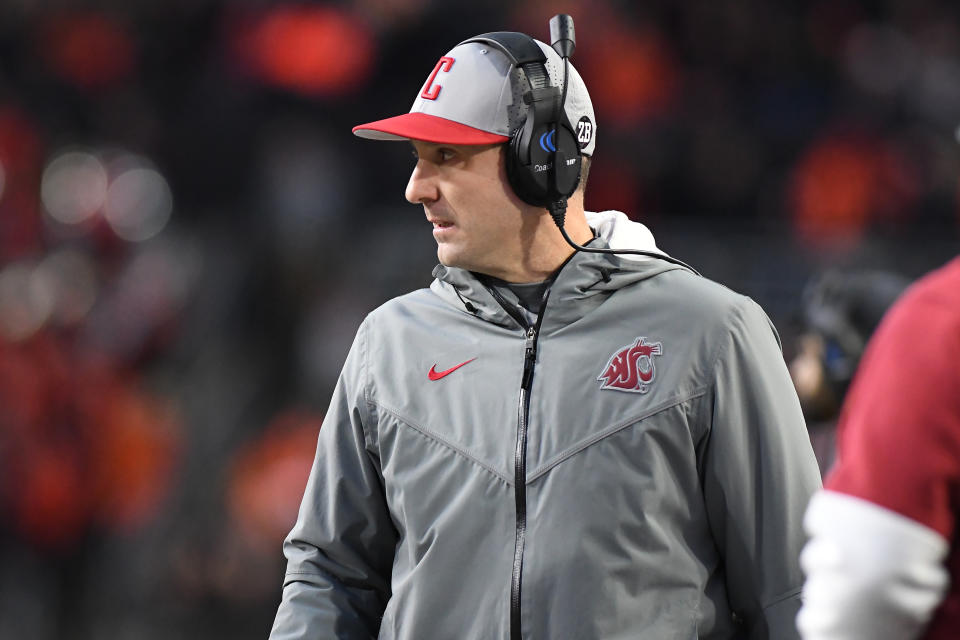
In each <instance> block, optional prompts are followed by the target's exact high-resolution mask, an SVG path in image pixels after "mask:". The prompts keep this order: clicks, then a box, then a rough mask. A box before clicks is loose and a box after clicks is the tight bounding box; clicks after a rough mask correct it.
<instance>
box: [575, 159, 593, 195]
mask: <svg viewBox="0 0 960 640" xmlns="http://www.w3.org/2000/svg"><path fill="white" fill-rule="evenodd" d="M591 162H593V158H592V157H591V156H583V160H582V161H581V163H580V184H578V185H577V191H582V192H584V193H586V191H587V178H588V177H590V163H591Z"/></svg>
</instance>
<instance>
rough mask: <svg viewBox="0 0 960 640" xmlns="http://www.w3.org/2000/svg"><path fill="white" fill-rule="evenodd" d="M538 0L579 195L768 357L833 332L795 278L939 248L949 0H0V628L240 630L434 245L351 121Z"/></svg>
mask: <svg viewBox="0 0 960 640" xmlns="http://www.w3.org/2000/svg"><path fill="white" fill-rule="evenodd" d="M559 12H565V13H569V14H571V15H573V16H574V19H575V20H576V28H577V36H578V40H577V50H576V53H575V55H574V57H573V63H574V64H575V65H576V66H577V68H578V70H579V71H580V72H581V74H582V75H583V77H584V78H585V80H586V82H587V85H588V87H589V88H590V91H591V94H592V97H593V101H594V105H595V107H596V112H597V120H598V134H597V135H598V147H597V154H596V156H595V162H594V165H593V168H592V171H591V178H590V187H589V189H588V192H587V199H586V204H587V208H588V209H592V210H599V209H607V208H616V209H621V210H623V211H625V212H627V213H628V214H629V215H630V216H631V217H632V218H633V219H635V220H639V221H642V222H644V223H646V224H647V225H648V226H649V227H650V228H651V229H652V230H653V232H654V235H655V236H656V237H657V238H658V243H659V245H660V246H661V247H662V248H664V249H665V250H666V251H668V252H669V253H671V254H673V255H676V256H678V257H680V258H682V259H683V260H685V261H687V262H689V263H691V264H693V265H695V266H696V267H697V268H698V269H699V270H700V271H701V272H703V273H704V274H706V275H708V276H709V277H711V278H712V279H715V280H718V281H720V282H722V283H724V284H726V285H728V286H730V287H731V288H733V289H735V290H738V291H740V292H743V293H746V294H748V295H750V296H752V297H754V299H756V300H757V301H758V302H759V303H760V304H761V305H763V306H764V308H765V309H766V310H767V311H768V313H769V314H770V315H771V316H772V318H773V320H774V322H775V324H776V325H777V327H778V328H779V329H780V332H781V336H782V337H783V339H784V350H785V357H786V358H787V359H788V360H791V361H795V360H796V359H797V357H798V356H803V355H804V354H809V353H810V352H811V351H810V350H811V349H812V350H813V353H815V354H819V355H818V356H817V357H819V358H821V359H824V358H825V356H824V355H823V354H824V353H827V352H828V351H829V350H830V349H834V353H833V354H832V355H833V356H834V357H833V359H830V360H829V362H830V363H832V364H836V363H837V359H836V356H837V354H836V349H841V348H842V347H843V344H842V340H840V339H836V338H835V337H834V338H830V337H827V338H823V336H824V335H826V334H824V333H823V332H820V333H819V334H818V335H820V339H821V342H820V343H819V346H817V345H816V344H814V343H811V342H810V339H809V336H810V335H811V334H812V333H817V332H818V331H819V329H818V327H819V326H820V325H818V324H817V320H816V318H818V317H820V318H822V317H823V313H820V315H819V316H818V315H817V311H816V309H819V308H820V307H816V304H820V303H822V300H823V295H822V290H821V289H816V286H817V285H816V284H815V283H817V282H822V281H823V278H825V277H826V278H831V279H832V280H831V281H832V282H836V281H838V280H841V281H842V280H844V279H845V278H846V276H845V274H847V273H851V274H852V273H855V272H859V271H861V270H863V269H869V270H873V271H881V272H883V273H885V274H887V275H885V276H883V277H884V278H886V277H887V276H889V278H888V280H889V279H897V281H898V282H899V281H902V282H907V281H909V280H911V279H913V278H915V277H916V276H918V275H919V274H921V273H924V272H926V271H928V270H929V269H931V268H933V267H935V266H938V265H940V264H942V263H943V262H945V261H946V260H947V258H948V257H950V256H951V255H954V254H956V253H957V246H958V239H960V206H958V185H960V182H958V177H960V155H958V146H957V144H958V143H957V133H956V131H957V126H958V124H960V7H958V6H957V5H956V3H954V2H950V1H948V0H888V1H886V2H883V1H878V2H870V1H867V0H819V1H808V2H779V3H771V2H763V1H761V0H745V1H744V0H737V1H732V0H722V1H697V2H682V3H680V2H672V1H668V0H649V1H647V2H642V3H634V2H619V1H617V0H590V1H589V2H587V1H586V0H557V1H554V2H547V1H544V0H526V1H519V2H505V1H504V2H482V1H480V2H472V3H467V4H461V3H451V2H439V1H437V0H353V1H351V2H296V3H294V2H286V1H279V0H276V1H272V2H268V1H266V0H236V1H228V0H165V1H158V0H157V1H150V0H127V1H125V2H120V1H119V0H98V1H96V2H92V1H91V2H65V1H63V0H55V1H53V2H39V1H38V0H4V1H3V2H2V3H0V638H3V639H6V638H35V639H37V640H47V639H53V638H57V639H73V638H76V639H80V640H83V639H87V638H98V639H100V638H110V639H114V638H116V639H126V638H131V639H132V638H136V639H146V640H149V639H150V638H171V637H177V638H201V637H202V638H209V637H230V638H237V639H243V638H262V637H266V635H267V634H268V632H269V627H270V623H271V621H272V617H273V613H274V611H275V609H276V605H277V604H278V602H279V597H280V586H281V580H282V573H283V557H282V555H281V550H280V544H281V541H282V539H283V536H284V535H285V534H286V532H287V530H288V529H289V527H290V526H291V525H292V523H293V521H294V519H295V515H296V509H297V507H298V504H299V500H300V497H301V493H302V490H303V486H304V483H305V480H306V475H307V472H308V470H309V467H310V462H311V460H312V457H313V448H314V443H315V439H316V432H317V428H318V426H319V423H320V420H321V419H322V417H323V413H324V409H325V404H326V402H327V399H328V398H329V395H330V393H331V391H332V388H333V385H334V383H335V381H336V377H337V374H338V372H339V369H340V366H341V364H342V361H343V358H344V357H345V355H346V352H347V349H348V348H349V344H350V341H351V340H352V336H353V334H354V332H355V330H356V327H357V325H358V324H359V322H360V321H361V320H362V318H363V316H364V314H366V313H367V312H368V311H370V310H371V309H372V308H374V307H375V306H377V305H378V304H380V303H381V302H383V301H385V300H386V299H388V298H390V297H392V296H394V295H399V294H401V293H404V292H406V291H408V290H411V289H414V288H418V287H421V286H426V285H427V284H428V283H429V281H430V271H431V268H432V266H433V264H434V262H435V250H434V243H433V240H432V238H431V237H430V234H429V233H428V229H429V226H428V224H427V223H426V221H425V220H424V218H423V215H422V212H421V211H420V210H419V208H418V207H414V206H411V205H409V204H407V203H406V202H405V201H404V200H403V187H404V185H405V181H406V178H407V175H408V171H409V170H410V169H411V168H412V160H411V158H410V154H409V151H408V149H407V148H406V146H405V145H395V146H391V145H386V146H384V145H373V144H370V143H367V142H365V141H361V140H357V139H356V138H354V137H353V136H352V135H351V134H350V127H351V126H352V125H354V124H357V123H360V122H365V121H368V120H373V119H377V118H379V117H383V116H386V115H390V114H394V113H400V112H402V111H404V110H406V109H407V108H408V107H409V104H410V103H412V101H413V98H414V96H415V94H416V91H417V90H418V89H419V87H420V86H421V85H422V83H423V81H424V79H425V78H426V76H427V74H428V73H429V71H430V70H431V69H432V68H433V65H434V63H435V62H436V59H437V58H438V57H439V56H440V55H442V54H443V53H444V52H445V51H447V50H448V49H449V48H450V47H451V46H453V45H454V44H456V43H457V42H459V41H460V40H462V39H465V38H467V37H469V36H472V35H475V34H478V33H482V32H485V31H497V30H518V31H525V32H527V33H530V34H532V35H534V36H536V37H539V38H541V39H547V38H548V28H547V22H548V20H549V18H550V17H551V16H552V15H554V14H555V13H559ZM394 147H395V148H394ZM825 274H829V275H825ZM885 282H886V280H885ZM867 286H868V288H871V290H872V289H873V285H871V284H868V285H867ZM878 286H879V290H880V292H879V293H877V295H876V297H877V298H878V299H882V300H883V302H882V303H879V304H881V311H880V313H882V309H885V308H886V304H887V302H886V298H885V297H884V296H885V295H886V294H885V293H884V292H885V291H888V289H887V288H886V285H878ZM805 290H806V291H807V293H806V294H804V293H803V292H804V291H805ZM811 291H814V293H811ZM816 291H821V294H817V293H816ZM896 291H899V289H896ZM818 295H819V296H820V297H817V296H818ZM868 297H870V299H871V300H872V299H873V298H874V296H873V294H870V295H869V296H868ZM844 299H845V300H849V298H844ZM817 301H820V302H819V303H818V302H817ZM851 304H852V303H851ZM871 304H872V303H871ZM811 305H813V306H811ZM821 306H822V304H821ZM873 306H874V307H875V306H876V305H873ZM815 307H816V308H815ZM871 308H873V307H871ZM871 313H873V312H871ZM874 315H875V314H874ZM871 317H872V316H871ZM871 323H872V320H871V321H870V322H866V323H865V324H863V327H864V328H863V329H859V328H858V331H860V332H861V333H863V334H865V335H866V334H869V332H870V331H871V330H872V326H875V324H871ZM857 326H858V327H859V326H860V325H857ZM818 349H819V351H818ZM841 355H842V354H841ZM800 360H801V362H800V364H797V365H796V366H794V368H793V369H794V372H795V378H796V379H798V380H807V381H809V379H810V375H814V374H811V373H810V371H811V370H812V369H811V368H810V367H809V366H808V367H807V368H806V369H804V365H803V363H802V357H801V358H800ZM848 364H849V363H848ZM804 372H806V375H807V378H804V377H803V376H804V375H805V373H804ZM834 391H835V392H836V393H840V394H842V392H843V387H842V386H840V387H836V388H835V389H834ZM834 400H836V398H834ZM817 402H818V401H817V400H810V401H809V402H808V403H807V404H805V408H808V409H809V410H810V413H808V415H809V416H810V421H811V425H818V424H821V423H823V422H826V423H828V424H829V422H830V421H831V420H832V413H831V412H830V411H829V410H825V409H824V408H823V407H824V405H823V399H822V397H821V399H820V402H821V404H819V405H818V404H817ZM818 411H819V413H818ZM827 433H828V434H829V429H827ZM827 438H829V435H828V436H827ZM818 452H819V453H821V454H822V457H821V463H822V464H823V465H824V466H825V467H826V466H828V465H829V455H830V453H829V444H827V445H825V446H824V447H823V448H822V449H821V448H818Z"/></svg>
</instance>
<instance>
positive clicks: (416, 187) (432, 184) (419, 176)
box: [404, 160, 440, 204]
mask: <svg viewBox="0 0 960 640" xmlns="http://www.w3.org/2000/svg"><path fill="white" fill-rule="evenodd" d="M404 195H405V196H406V198H407V202H410V203H411V204H426V203H428V202H434V201H435V200H436V199H437V198H438V197H439V195H440V194H439V192H438V191H437V185H436V180H435V176H433V175H432V172H431V171H430V170H429V168H428V167H426V166H425V163H424V161H423V160H418V161H417V166H415V167H414V168H413V173H411V174H410V180H409V181H408V182H407V190H406V192H405V193H404Z"/></svg>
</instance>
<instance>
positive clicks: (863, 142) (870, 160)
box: [789, 136, 918, 247]
mask: <svg viewBox="0 0 960 640" xmlns="http://www.w3.org/2000/svg"><path fill="white" fill-rule="evenodd" d="M917 190H918V186H917V182H916V179H915V176H914V175H913V167H912V165H911V164H910V163H909V162H908V160H907V159H906V158H904V157H902V156H901V155H900V154H898V153H897V152H896V151H895V150H894V149H893V148H891V147H890V146H889V145H887V144H885V143H884V142H883V141H880V140H872V139H866V138H858V137H844V136H827V137H825V138H823V139H821V140H820V141H818V142H815V143H814V144H813V146H811V147H810V149H808V150H807V152H806V153H805V154H804V155H803V156H802V157H801V159H800V161H799V162H798V163H797V166H796V167H795V168H794V170H793V175H792V178H791V184H790V193H789V198H790V204H791V208H792V213H793V222H794V227H795V230H796V232H797V234H798V236H799V237H800V238H801V240H803V241H804V242H806V243H808V244H811V245H818V246H824V245H831V246H839V247H849V246H852V245H854V244H856V242H858V241H859V240H860V238H861V237H862V236H863V233H864V232H865V231H866V229H867V227H868V225H869V224H870V223H871V222H873V221H876V220H878V219H881V218H895V217H897V216H899V215H901V214H904V213H907V212H909V210H910V207H911V206H912V205H913V204H914V202H915V200H916V196H917V193H918V191H917Z"/></svg>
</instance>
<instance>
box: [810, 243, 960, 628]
mask: <svg viewBox="0 0 960 640" xmlns="http://www.w3.org/2000/svg"><path fill="white" fill-rule="evenodd" d="M958 362H960V258H956V259H954V260H953V261H952V262H951V263H949V264H947V265H946V266H944V267H942V268H941V269H938V270H937V271H935V272H933V273H932V274H929V275H927V276H926V277H924V278H923V279H921V280H920V281H918V282H917V283H916V284H914V285H913V286H911V287H910V288H909V289H908V290H907V292H906V293H905V294H904V296H903V297H902V298H901V299H900V300H898V302H897V303H896V304H895V305H894V306H893V308H892V309H891V310H890V312H889V313H888V314H887V316H886V317H885V318H884V320H883V322H882V323H881V324H880V327H879V328H878V329H877V332H876V334H875V335H874V337H873V339H872V340H871V342H870V345H869V347H868V348H867V351H866V353H865V355H864V358H863V361H862V364H861V367H860V369H859V370H858V372H857V375H856V377H855V378H854V381H853V385H852V387H851V389H850V394H849V396H848V399H847V402H846V404H845V405H844V408H843V413H842V414H841V418H840V425H839V436H840V438H839V458H838V461H837V464H836V466H835V467H834V468H833V471H832V472H831V474H830V477H829V479H828V481H827V485H826V488H827V490H825V491H823V492H820V493H818V494H817V495H816V496H815V497H814V498H813V500H812V501H811V503H810V507H809V509H808V511H807V514H806V518H805V524H806V527H807V530H808V531H809V533H810V535H811V536H812V537H811V540H810V542H809V544H808V545H807V546H806V547H805V548H804V551H803V555H802V558H801V561H802V564H803V568H804V570H805V571H806V572H807V574H808V577H807V582H806V584H805V586H804V595H805V600H804V606H803V609H802V610H801V612H800V615H799V617H798V621H797V622H798V625H799V627H800V630H801V631H802V632H803V637H804V638H807V639H809V640H826V639H830V640H858V639H863V640H867V639H869V640H907V639H911V640H912V639H914V638H924V639H925V640H941V639H942V640H946V639H947V638H956V637H957V634H958V630H960V545H958V544H957V540H958V537H957V531H958V529H957V518H958V516H960V369H958V366H957V363H958ZM948 585H949V587H948Z"/></svg>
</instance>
